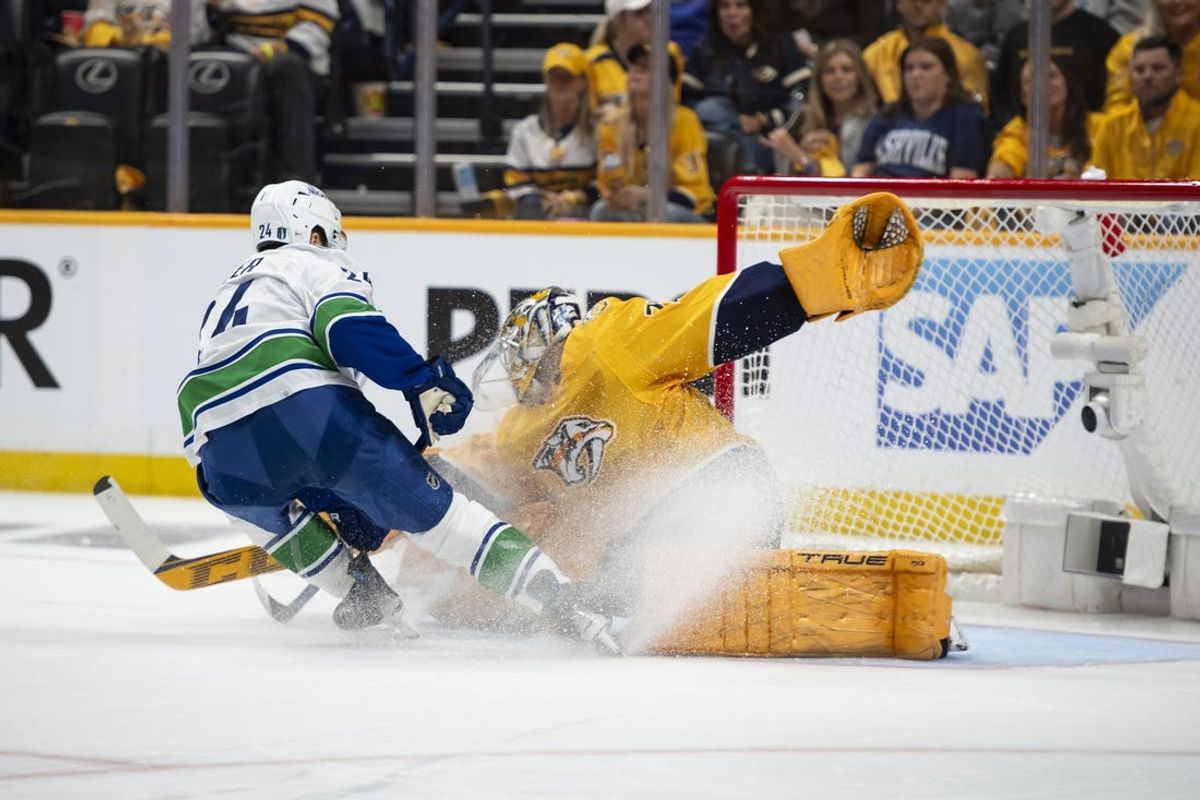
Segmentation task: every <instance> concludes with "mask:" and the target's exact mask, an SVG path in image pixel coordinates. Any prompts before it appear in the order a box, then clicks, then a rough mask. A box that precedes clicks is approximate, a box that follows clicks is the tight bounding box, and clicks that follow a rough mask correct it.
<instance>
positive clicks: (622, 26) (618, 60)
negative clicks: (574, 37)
mask: <svg viewBox="0 0 1200 800" xmlns="http://www.w3.org/2000/svg"><path fill="white" fill-rule="evenodd" d="M604 17H605V19H604V22H602V23H600V25H599V26H598V27H597V28H596V32H595V33H594V34H593V36H592V46H591V47H589V48H588V49H587V52H585V53H584V56H585V57H586V58H587V62H588V72H587V82H588V87H589V89H590V91H591V97H592V110H593V111H598V110H600V109H601V108H603V107H604V106H623V105H625V102H626V99H627V98H626V91H625V85H626V78H627V75H628V73H629V61H628V59H627V54H628V53H629V49H630V48H631V47H633V46H634V45H648V44H650V0H604ZM669 49H670V52H671V57H672V58H675V59H678V60H679V62H680V63H682V62H683V51H682V50H680V49H679V45H677V44H675V43H674V42H671V43H670V45H669ZM682 77H683V75H682V72H681V73H680V76H679V78H675V79H673V80H672V81H671V83H672V85H673V86H674V87H675V99H676V100H679V92H680V81H681V80H682Z"/></svg>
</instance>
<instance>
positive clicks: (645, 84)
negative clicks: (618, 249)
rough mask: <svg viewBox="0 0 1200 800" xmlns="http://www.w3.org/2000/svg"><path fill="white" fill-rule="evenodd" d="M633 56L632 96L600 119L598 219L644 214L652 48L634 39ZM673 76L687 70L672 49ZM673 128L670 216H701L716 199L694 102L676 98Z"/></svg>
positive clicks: (626, 219) (676, 218)
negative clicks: (679, 101)
mask: <svg viewBox="0 0 1200 800" xmlns="http://www.w3.org/2000/svg"><path fill="white" fill-rule="evenodd" d="M626 57H627V59H628V62H629V102H628V105H627V106H626V107H624V108H609V109H607V110H606V112H605V114H604V116H603V117H602V118H601V120H600V121H599V122H598V123H597V125H596V149H597V167H596V177H597V180H598V181H599V184H600V200H599V201H598V202H597V203H596V205H595V206H593V207H592V214H591V218H592V219H593V220H596V221H599V222H639V221H642V220H645V219H646V200H647V196H648V194H649V190H648V188H647V186H646V183H647V176H646V140H647V138H648V135H649V132H650V71H649V63H648V62H649V60H650V48H649V47H647V46H646V45H634V46H633V47H632V48H630V50H629V52H628V53H627V54H626ZM668 61H669V63H670V71H671V80H672V81H674V80H676V79H677V78H678V76H679V73H681V72H682V71H683V63H682V61H683V57H682V56H681V55H680V56H678V57H676V56H674V55H672V57H671V58H670V59H668ZM673 105H674V107H673V108H672V109H671V130H670V134H669V150H670V154H669V158H670V170H671V171H670V175H669V176H668V187H667V191H668V194H667V222H703V221H704V216H703V215H704V214H706V213H707V212H708V211H709V210H710V209H711V208H712V204H713V190H712V186H711V185H710V184H709V179H708V162H707V157H708V145H707V142H706V140H705V138H704V128H702V127H701V126H700V119H699V117H697V116H696V112H694V111H692V110H691V109H690V108H686V107H684V106H681V105H677V104H673Z"/></svg>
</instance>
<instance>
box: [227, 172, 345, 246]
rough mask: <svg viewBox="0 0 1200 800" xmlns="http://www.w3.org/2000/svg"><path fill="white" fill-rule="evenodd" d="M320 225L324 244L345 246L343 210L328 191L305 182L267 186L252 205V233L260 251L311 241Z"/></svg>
mask: <svg viewBox="0 0 1200 800" xmlns="http://www.w3.org/2000/svg"><path fill="white" fill-rule="evenodd" d="M317 228H320V229H321V233H323V234H324V235H325V244H326V246H327V247H331V248H333V249H335V250H345V249H346V232H345V231H343V230H342V212H341V211H339V210H338V207H337V206H335V205H334V204H333V201H331V200H330V199H329V198H328V197H326V196H325V193H324V192H322V191H321V190H320V189H318V188H317V187H315V186H312V185H310V184H307V183H305V182H304V181H284V182H283V183H272V184H268V185H266V186H264V187H263V188H262V190H261V191H259V193H258V197H256V198H255V199H254V205H253V206H251V207H250V235H251V236H252V237H253V238H254V246H255V248H256V249H257V250H260V251H261V250H265V249H266V248H267V247H271V246H279V245H284V244H308V243H309V240H310V239H311V237H312V232H313V230H315V229H317Z"/></svg>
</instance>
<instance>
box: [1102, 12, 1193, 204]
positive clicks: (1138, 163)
mask: <svg viewBox="0 0 1200 800" xmlns="http://www.w3.org/2000/svg"><path fill="white" fill-rule="evenodd" d="M1182 58H1183V53H1182V50H1181V48H1180V47H1179V43H1178V42H1177V41H1175V39H1173V38H1171V37H1169V36H1150V37H1147V38H1145V39H1141V40H1140V41H1138V43H1137V44H1136V45H1135V46H1134V48H1133V55H1132V57H1131V58H1130V64H1129V71H1130V81H1129V84H1130V88H1131V89H1132V91H1133V96H1134V98H1135V100H1136V102H1134V103H1127V104H1126V105H1124V106H1122V107H1120V108H1118V109H1116V110H1114V111H1112V112H1111V113H1110V114H1109V115H1108V117H1107V118H1106V119H1105V121H1104V124H1103V126H1102V127H1101V129H1100V132H1099V133H1098V134H1097V136H1096V141H1095V146H1094V147H1093V148H1092V164H1093V165H1095V166H1097V167H1100V168H1101V169H1103V170H1104V171H1105V172H1106V173H1107V174H1108V177H1109V178H1113V179H1117V180H1184V179H1188V178H1200V101H1198V100H1195V99H1194V98H1192V97H1191V96H1189V95H1188V94H1187V92H1185V91H1182V90H1181V89H1182V82H1183V65H1182V64H1181V61H1182Z"/></svg>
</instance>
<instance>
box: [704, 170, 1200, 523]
mask: <svg viewBox="0 0 1200 800" xmlns="http://www.w3.org/2000/svg"><path fill="white" fill-rule="evenodd" d="M876 191H889V192H893V193H895V194H897V195H899V196H900V197H902V198H903V199H904V200H905V202H907V203H908V204H909V206H910V207H911V208H912V209H913V211H914V214H915V215H916V217H917V220H918V224H919V225H920V227H921V229H922V235H923V238H924V241H925V247H926V259H925V264H924V266H923V268H922V272H921V275H920V277H919V278H918V281H917V284H916V286H914V289H913V291H912V293H910V295H909V296H908V297H906V298H905V299H904V300H903V301H902V302H901V303H900V304H898V305H897V306H896V307H895V308H893V309H891V310H889V311H887V312H883V313H880V314H866V315H861V316H859V317H856V318H854V319H851V320H849V321H847V322H845V323H834V322H832V321H829V322H822V323H820V324H816V325H812V326H806V327H805V328H804V329H803V330H802V331H800V333H799V334H797V335H795V336H792V337H788V339H785V340H783V341H781V342H778V343H776V344H775V345H772V346H771V348H769V351H765V352H764V353H761V354H754V355H753V356H751V357H748V358H746V359H742V360H741V361H740V362H739V363H736V364H735V363H730V364H725V365H722V366H721V367H720V368H718V370H717V372H716V376H715V402H716V404H717V407H718V408H719V409H720V410H721V411H722V412H723V413H725V414H726V415H727V416H728V417H730V418H731V419H732V420H733V421H734V423H735V425H737V426H738V427H739V429H742V430H744V431H745V432H746V433H747V434H749V435H752V436H754V437H755V438H757V439H758V440H759V441H760V442H761V443H762V444H763V446H764V448H765V449H766V450H767V452H768V456H769V457H770V458H771V460H772V463H773V464H775V466H776V469H777V471H779V473H780V475H781V477H782V478H783V480H784V483H785V485H787V486H788V489H789V492H790V496H791V498H792V501H791V503H790V518H791V522H792V525H793V527H794V528H795V529H797V530H798V531H800V532H803V533H809V532H812V533H817V534H831V535H846V534H852V535H856V536H866V537H871V538H884V539H889V540H905V539H915V540H920V541H925V542H941V543H948V544H952V545H958V544H962V545H967V546H991V547H996V546H998V545H999V544H1000V541H1001V533H1002V529H1003V521H1002V505H1003V498H1004V497H1005V496H1007V495H1011V494H1036V495H1039V496H1052V497H1057V498H1069V497H1082V498H1088V499H1104V500H1109V501H1112V502H1117V503H1121V504H1128V502H1129V491H1128V479H1127V476H1126V475H1125V474H1124V465H1123V463H1122V460H1121V456H1120V453H1119V449H1118V447H1117V445H1116V444H1115V443H1113V442H1112V441H1108V440H1104V439H1102V438H1101V437H1099V436H1096V435H1092V434H1088V433H1087V432H1086V431H1084V430H1083V428H1082V426H1081V424H1080V422H1079V412H1080V408H1081V407H1082V405H1083V404H1084V402H1085V401H1086V398H1084V396H1083V395H1084V385H1083V383H1082V376H1083V374H1084V373H1085V372H1086V371H1088V370H1089V369H1094V368H1095V367H1094V365H1089V364H1087V363H1086V362H1067V361H1062V360H1055V359H1053V358H1052V357H1051V356H1050V354H1049V340H1050V338H1051V337H1053V336H1054V335H1055V334H1056V333H1059V332H1062V331H1063V330H1065V326H1066V323H1065V318H1066V307H1067V303H1068V300H1069V297H1070V295H1071V294H1072V280H1071V272H1070V268H1069V265H1068V261H1067V258H1066V255H1065V252H1064V251H1063V249H1062V246H1061V242H1060V240H1059V239H1058V237H1057V236H1056V235H1053V234H1047V233H1043V232H1040V231H1039V230H1038V229H1037V227H1036V226H1035V224H1034V211H1035V209H1036V208H1037V207H1040V206H1053V207H1060V208H1066V209H1069V210H1079V211H1086V212H1091V213H1094V214H1096V215H1097V217H1098V219H1099V220H1100V223H1101V230H1102V231H1103V238H1104V242H1103V247H1104V249H1105V252H1106V253H1108V254H1109V255H1110V257H1111V269H1112V273H1113V277H1114V279H1115V283H1116V286H1117V288H1118V292H1119V295H1120V298H1121V300H1122V304H1123V305H1124V307H1125V310H1126V313H1127V316H1128V318H1129V326H1130V329H1131V332H1132V333H1133V334H1135V335H1138V336H1142V337H1145V339H1146V341H1147V344H1148V347H1149V356H1148V357H1147V358H1146V359H1145V361H1144V363H1143V364H1141V365H1140V366H1141V367H1142V369H1143V371H1144V373H1145V375H1146V382H1147V387H1148V395H1149V400H1150V413H1149V415H1148V417H1147V424H1149V425H1152V426H1154V427H1155V428H1157V429H1158V433H1159V436H1160V438H1161V439H1162V440H1163V442H1164V450H1165V453H1164V458H1165V463H1166V464H1167V465H1168V467H1169V474H1170V475H1171V477H1172V478H1173V480H1174V482H1175V483H1176V484H1177V487H1178V491H1179V494H1180V496H1181V498H1182V499H1183V500H1184V501H1186V502H1190V503H1197V502H1200V420H1198V419H1197V417H1200V266H1198V261H1200V184H1198V183H1165V182H1125V181H1034V180H1019V181H963V180H897V179H875V178H871V179H819V178H818V179H812V178H787V177H742V178H734V179H731V180H730V181H728V182H727V183H726V184H725V186H724V187H723V188H722V191H721V194H720V197H719V199H718V206H717V209H718V210H717V230H718V236H717V271H718V272H719V273H727V272H731V271H734V270H736V269H740V268H742V267H745V266H749V265H750V264H752V263H756V262H758V261H762V260H774V261H778V258H777V255H776V254H777V252H778V250H779V249H781V248H783V247H787V246H792V245H796V244H801V243H803V242H804V241H807V240H809V239H811V238H812V237H813V236H815V235H816V234H817V233H819V231H820V230H821V229H822V228H823V226H824V224H825V223H826V222H827V221H828V219H829V218H830V217H831V216H832V214H833V212H834V211H835V210H836V209H837V208H838V207H839V206H840V205H842V204H843V203H845V202H847V201H848V200H850V199H853V198H855V197H859V196H861V195H863V194H866V193H869V192H876Z"/></svg>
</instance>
